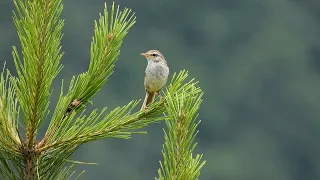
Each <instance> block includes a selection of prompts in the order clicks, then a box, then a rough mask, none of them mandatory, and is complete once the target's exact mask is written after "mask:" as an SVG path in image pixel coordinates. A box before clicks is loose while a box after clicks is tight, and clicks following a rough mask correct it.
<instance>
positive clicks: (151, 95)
mask: <svg viewBox="0 0 320 180" xmlns="http://www.w3.org/2000/svg"><path fill="white" fill-rule="evenodd" d="M155 96H156V93H155V92H148V91H146V96H145V98H144V101H143V104H142V107H141V110H144V109H146V107H147V106H148V104H150V103H152V102H153V101H154V97H155Z"/></svg>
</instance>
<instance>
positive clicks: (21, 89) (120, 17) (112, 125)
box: [0, 0, 204, 180]
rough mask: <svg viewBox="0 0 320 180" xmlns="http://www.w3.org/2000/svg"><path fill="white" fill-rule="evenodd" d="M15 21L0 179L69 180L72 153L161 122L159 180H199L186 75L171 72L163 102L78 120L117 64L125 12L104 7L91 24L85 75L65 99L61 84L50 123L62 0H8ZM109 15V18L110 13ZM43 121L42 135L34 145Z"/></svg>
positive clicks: (1, 86)
mask: <svg viewBox="0 0 320 180" xmlns="http://www.w3.org/2000/svg"><path fill="white" fill-rule="evenodd" d="M14 5H15V8H16V10H15V11H14V13H13V20H14V23H15V26H16V28H17V32H18V36H19V39H20V42H21V52H19V51H18V49H17V48H16V47H13V52H12V55H13V59H14V63H15V67H16V71H17V76H16V77H15V76H13V75H11V74H10V72H9V70H7V69H6V68H5V66H4V68H3V70H2V72H1V74H0V134H1V138H0V177H2V178H3V179H24V180H36V179H70V178H72V179H74V178H77V177H78V176H80V175H81V173H80V174H79V175H75V174H74V171H73V167H74V165H75V164H77V163H79V162H77V161H74V160H71V157H72V154H73V153H74V152H75V151H76V150H77V149H78V148H79V146H80V145H82V144H84V143H89V142H91V141H95V140H99V139H104V138H123V139H128V138H130V137H131V134H133V133H144V132H141V131H139V129H140V128H142V127H144V126H147V125H148V124H150V123H155V122H159V121H161V120H166V125H167V131H165V145H164V146H163V157H164V161H163V163H162V162H161V163H160V167H161V168H160V169H159V171H158V174H159V179H168V180H169V179H170V180H171V179H172V180H180V179H181V180H185V179H190V180H193V179H197V178H198V176H199V175H200V168H201V167H202V166H203V165H204V161H202V160H201V157H202V155H196V157H195V158H193V157H192V151H193V150H194V148H195V146H196V144H193V140H194V138H195V135H196V133H197V132H196V127H197V125H198V124H199V122H196V121H197V114H196V113H197V110H198V108H199V106H200V103H201V101H202V100H201V97H202V94H203V93H202V91H201V89H200V88H199V87H196V81H195V80H193V79H192V80H190V81H186V78H187V77H188V73H187V71H185V70H182V71H181V72H179V73H175V75H174V76H173V78H172V80H171V82H170V84H169V85H168V86H167V88H166V89H164V90H163V91H164V92H163V94H164V96H163V97H162V98H161V99H159V100H158V101H156V102H154V103H152V104H151V105H150V106H149V107H148V109H147V110H143V111H137V110H135V109H137V108H135V107H136V106H137V105H138V104H139V102H140V101H139V100H138V101H137V100H133V101H131V102H129V103H128V104H127V105H125V106H122V107H117V108H115V109H113V110H111V111H110V112H109V113H106V109H107V108H106V107H105V108H103V109H102V110H98V109H95V110H93V111H92V112H90V113H88V114H89V115H86V114H87V113H84V111H85V109H86V107H87V105H88V104H89V103H92V102H91V99H92V98H93V97H94V96H95V94H96V93H97V92H98V91H99V90H100V88H101V87H102V86H103V85H104V84H105V83H106V82H107V81H108V78H109V77H110V75H111V74H112V73H113V67H114V66H115V63H116V62H117V60H118V56H119V54H120V48H121V45H122V42H123V39H124V37H125V36H126V35H127V33H128V31H129V29H130V28H131V27H132V26H133V25H134V23H135V22H136V17H135V16H134V13H132V11H131V10H130V9H128V8H125V9H124V10H123V11H121V10H120V8H119V6H115V5H114V4H112V6H111V7H110V8H108V7H107V5H105V8H104V12H103V14H100V18H99V20H98V21H95V22H94V36H93V38H92V42H91V48H90V64H89V67H88V70H87V71H86V72H84V73H82V74H80V75H78V76H74V77H73V78H72V80H71V81H70V82H69V88H68V91H67V92H64V91H63V89H64V88H63V87H64V82H63V81H62V83H61V91H60V96H59V99H58V102H57V104H56V107H55V109H54V111H53V113H52V117H51V118H49V116H48V115H49V114H50V113H49V109H48V106H49V99H50V97H51V92H52V88H51V86H52V82H53V80H54V79H55V78H56V76H57V74H58V73H59V72H60V71H61V69H62V68H63V66H62V64H61V63H60V60H61V58H62V56H63V52H62V51H61V39H62V33H61V30H62V28H63V26H64V21H63V20H62V19H60V14H61V12H62V9H63V4H62V0H14ZM108 9H109V11H108ZM45 120H50V122H49V126H48V127H47V129H46V133H45V135H44V136H43V137H42V138H41V139H36V137H37V133H38V132H39V129H40V128H44V127H43V126H42V125H43V123H44V121H45Z"/></svg>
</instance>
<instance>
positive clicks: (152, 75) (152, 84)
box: [144, 63, 169, 92]
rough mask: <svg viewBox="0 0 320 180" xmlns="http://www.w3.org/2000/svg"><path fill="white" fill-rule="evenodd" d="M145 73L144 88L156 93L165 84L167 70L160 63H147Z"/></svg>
mask: <svg viewBox="0 0 320 180" xmlns="http://www.w3.org/2000/svg"><path fill="white" fill-rule="evenodd" d="M145 73H146V75H145V80H144V86H145V88H146V89H147V90H148V91H150V92H157V91H159V90H161V88H163V86H164V85H165V84H166V82H167V78H168V75H169V68H168V66H166V65H162V64H160V63H148V66H147V68H146V71H145Z"/></svg>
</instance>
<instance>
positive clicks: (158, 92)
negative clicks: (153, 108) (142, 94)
mask: <svg viewBox="0 0 320 180" xmlns="http://www.w3.org/2000/svg"><path fill="white" fill-rule="evenodd" d="M160 91H161V89H160V90H159V91H157V94H158V95H159V97H160V101H161V100H162V99H163V97H162V96H161V94H160Z"/></svg>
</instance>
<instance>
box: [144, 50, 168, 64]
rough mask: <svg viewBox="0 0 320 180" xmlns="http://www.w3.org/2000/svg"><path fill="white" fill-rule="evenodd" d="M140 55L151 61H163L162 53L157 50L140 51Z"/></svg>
mask: <svg viewBox="0 0 320 180" xmlns="http://www.w3.org/2000/svg"><path fill="white" fill-rule="evenodd" d="M140 55H141V56H144V57H145V58H146V59H147V60H148V61H153V62H165V61H166V60H165V59H164V57H163V55H162V54H161V53H160V52H159V51H158V50H150V51H148V52H146V53H141V54H140Z"/></svg>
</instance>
